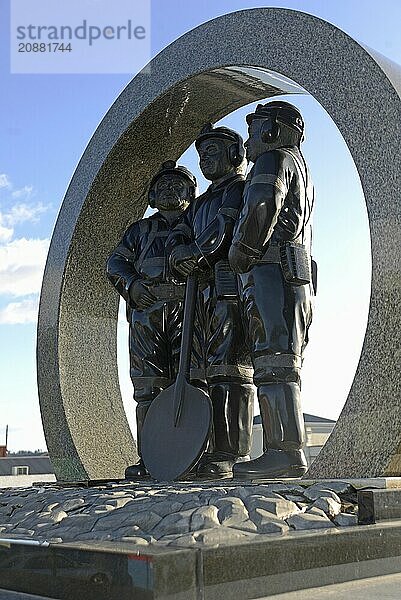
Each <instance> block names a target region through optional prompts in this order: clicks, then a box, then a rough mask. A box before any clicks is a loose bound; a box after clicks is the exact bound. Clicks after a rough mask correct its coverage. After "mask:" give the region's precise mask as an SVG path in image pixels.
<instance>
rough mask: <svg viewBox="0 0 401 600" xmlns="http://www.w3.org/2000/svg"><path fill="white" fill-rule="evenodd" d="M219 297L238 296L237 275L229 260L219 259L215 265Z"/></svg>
mask: <svg viewBox="0 0 401 600" xmlns="http://www.w3.org/2000/svg"><path fill="white" fill-rule="evenodd" d="M214 272H215V282H216V295H217V298H237V297H238V283H237V276H236V274H235V273H234V271H232V270H231V269H230V265H229V262H228V260H219V261H218V262H217V263H216V264H215V267H214Z"/></svg>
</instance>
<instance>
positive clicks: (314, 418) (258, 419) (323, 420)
mask: <svg viewBox="0 0 401 600" xmlns="http://www.w3.org/2000/svg"><path fill="white" fill-rule="evenodd" d="M304 421H305V423H333V424H334V423H335V422H336V421H333V420H332V419H326V418H325V417H318V416H317V415H309V414H308V413H304ZM261 423H262V418H261V416H260V415H256V416H255V417H254V418H253V424H254V425H260V424H261Z"/></svg>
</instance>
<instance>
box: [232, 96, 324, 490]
mask: <svg viewBox="0 0 401 600" xmlns="http://www.w3.org/2000/svg"><path fill="white" fill-rule="evenodd" d="M247 122H248V127H249V139H248V140H247V141H246V143H245V146H246V150H247V158H248V159H249V160H250V161H251V162H253V163H254V165H253V168H252V170H251V171H250V173H249V175H248V178H247V181H246V184H245V190H244V203H243V208H242V211H241V214H240V216H239V219H238V221H237V224H236V227H235V231H234V237H233V245H232V247H231V249H230V253H229V261H230V265H231V267H232V268H233V270H234V271H236V272H237V273H240V274H241V275H240V280H241V291H240V295H241V298H242V304H243V315H244V317H243V318H244V323H245V330H246V331H247V333H248V337H249V343H250V349H251V355H252V362H253V365H254V378H253V380H254V383H255V385H256V386H257V390H258V400H259V406H260V413H261V417H262V424H263V430H264V453H263V454H262V456H260V457H259V458H257V459H255V460H252V461H249V462H244V463H238V464H236V465H234V469H233V473H234V476H235V477H238V478H242V479H257V478H274V477H299V476H301V475H303V474H304V473H305V471H306V460H305V456H304V453H303V450H302V445H303V442H304V422H303V415H302V411H301V404H300V369H301V365H302V358H303V351H304V348H305V346H306V344H307V341H308V328H309V325H310V323H311V319H312V306H311V296H312V294H313V291H312V281H311V256H310V251H311V216H312V208H313V199H314V196H313V185H312V181H311V178H310V175H309V172H308V168H307V165H306V163H305V160H304V158H303V155H302V153H301V150H300V144H301V142H302V140H303V135H304V123H303V119H302V116H301V114H300V113H299V111H298V109H297V108H295V107H294V106H292V105H291V104H288V103H286V102H280V101H276V102H271V103H268V104H265V105H261V104H259V105H258V107H257V108H256V111H255V112H254V113H252V114H250V115H248V116H247Z"/></svg>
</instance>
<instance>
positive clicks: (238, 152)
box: [228, 143, 245, 167]
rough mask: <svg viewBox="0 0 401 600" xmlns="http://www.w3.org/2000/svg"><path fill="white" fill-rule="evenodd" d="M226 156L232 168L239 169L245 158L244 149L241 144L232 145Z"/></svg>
mask: <svg viewBox="0 0 401 600" xmlns="http://www.w3.org/2000/svg"><path fill="white" fill-rule="evenodd" d="M228 155H229V159H230V162H231V164H232V166H233V167H239V166H240V164H241V163H242V161H243V160H244V157H245V148H244V145H243V144H240V143H234V144H231V146H230V147H229V149H228Z"/></svg>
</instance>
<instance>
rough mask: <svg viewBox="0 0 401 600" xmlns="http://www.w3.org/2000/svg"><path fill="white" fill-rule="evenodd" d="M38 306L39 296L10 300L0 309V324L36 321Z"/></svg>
mask: <svg viewBox="0 0 401 600" xmlns="http://www.w3.org/2000/svg"><path fill="white" fill-rule="evenodd" d="M38 306H39V296H36V298H30V299H27V300H22V301H21V302H10V304H8V305H7V306H6V307H5V308H3V309H1V310H0V325H17V324H26V323H36V321H37V318H38Z"/></svg>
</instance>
